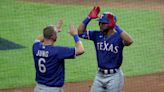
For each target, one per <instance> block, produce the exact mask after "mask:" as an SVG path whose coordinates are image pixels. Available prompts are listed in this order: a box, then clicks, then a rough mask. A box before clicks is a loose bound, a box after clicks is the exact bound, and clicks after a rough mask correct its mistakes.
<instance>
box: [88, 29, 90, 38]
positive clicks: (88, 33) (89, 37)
mask: <svg viewBox="0 0 164 92" xmlns="http://www.w3.org/2000/svg"><path fill="white" fill-rule="evenodd" d="M87 36H88V39H89V40H90V37H89V31H88V30H87Z"/></svg>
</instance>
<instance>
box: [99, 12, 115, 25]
mask: <svg viewBox="0 0 164 92" xmlns="http://www.w3.org/2000/svg"><path fill="white" fill-rule="evenodd" d="M98 21H99V23H105V24H107V25H108V26H109V28H114V27H115V26H116V17H115V16H114V14H112V13H111V12H104V13H103V14H102V15H101V16H100V18H99V20H98Z"/></svg>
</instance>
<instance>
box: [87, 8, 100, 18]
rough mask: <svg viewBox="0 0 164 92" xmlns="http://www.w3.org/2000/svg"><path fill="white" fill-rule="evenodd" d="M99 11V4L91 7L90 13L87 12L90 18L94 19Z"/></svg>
mask: <svg viewBox="0 0 164 92" xmlns="http://www.w3.org/2000/svg"><path fill="white" fill-rule="evenodd" d="M99 12H100V7H99V6H94V7H93V9H92V10H91V11H90V13H89V14H88V16H89V17H90V18H91V19H96V18H98V14H99Z"/></svg>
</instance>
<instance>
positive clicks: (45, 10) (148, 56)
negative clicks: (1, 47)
mask: <svg viewBox="0 0 164 92" xmlns="http://www.w3.org/2000/svg"><path fill="white" fill-rule="evenodd" d="M91 8H92V6H90V7H86V6H75V5H74V6H71V5H52V4H36V3H27V2H20V1H16V0H2V1H1V2H0V37H2V38H5V39H8V40H10V41H13V42H15V43H18V44H21V45H23V46H25V47H26V48H24V49H16V50H8V51H0V89H2V88H11V87H22V86H33V85H34V84H35V70H34V63H33V58H32V50H31V48H32V44H33V41H34V39H35V37H36V36H37V35H39V34H41V33H42V28H44V27H45V26H47V25H49V24H55V23H56V21H57V19H63V21H64V25H63V27H62V30H63V32H61V33H60V34H59V38H58V41H57V43H56V45H66V46H74V41H73V39H72V37H71V36H70V35H69V34H68V33H67V31H68V29H69V24H70V23H74V24H75V25H76V26H78V25H79V24H80V23H81V21H82V20H83V19H84V18H85V17H86V15H87V14H88V12H89V11H90V9H91ZM101 11H102V12H104V11H111V12H113V13H115V14H116V15H117V18H118V22H117V23H118V24H119V25H120V26H121V27H123V28H124V29H125V30H126V31H127V32H128V33H129V34H131V35H132V37H133V38H134V44H133V45H132V46H130V47H127V48H125V49H124V61H123V65H122V69H123V71H124V74H125V75H126V76H136V75H144V74H149V73H154V72H159V71H163V69H162V63H161V53H162V51H163V49H162V48H161V47H162V28H161V16H160V12H159V11H157V10H144V9H121V8H112V7H109V8H107V7H102V9H101ZM102 12H101V13H102ZM88 29H98V23H97V21H95V20H93V21H92V22H91V23H90V24H89V26H88ZM82 42H83V44H84V47H85V51H86V52H85V54H84V55H82V56H80V57H77V59H76V60H66V79H65V80H66V82H75V81H82V80H93V79H94V76H95V74H96V69H97V65H96V56H95V50H94V45H93V43H92V42H91V41H87V40H82Z"/></svg>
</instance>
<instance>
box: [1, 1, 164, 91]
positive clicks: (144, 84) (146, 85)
mask: <svg viewBox="0 0 164 92" xmlns="http://www.w3.org/2000/svg"><path fill="white" fill-rule="evenodd" d="M26 1H30V2H31V1H32V2H43V3H55V4H80V5H92V6H93V5H101V6H102V5H103V6H111V7H120V8H145V9H157V10H160V11H161V16H162V23H163V24H162V27H163V29H164V0H136V1H135V0H26ZM79 1H81V2H79ZM163 33H164V32H163ZM162 56H164V55H162ZM92 82H93V81H81V82H76V83H66V84H65V86H64V90H65V92H89V90H90V87H91V85H92ZM0 92H33V87H28V88H17V89H4V90H0ZM123 92H164V72H161V73H154V74H149V75H144V76H135V77H125V85H124V88H123Z"/></svg>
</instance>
